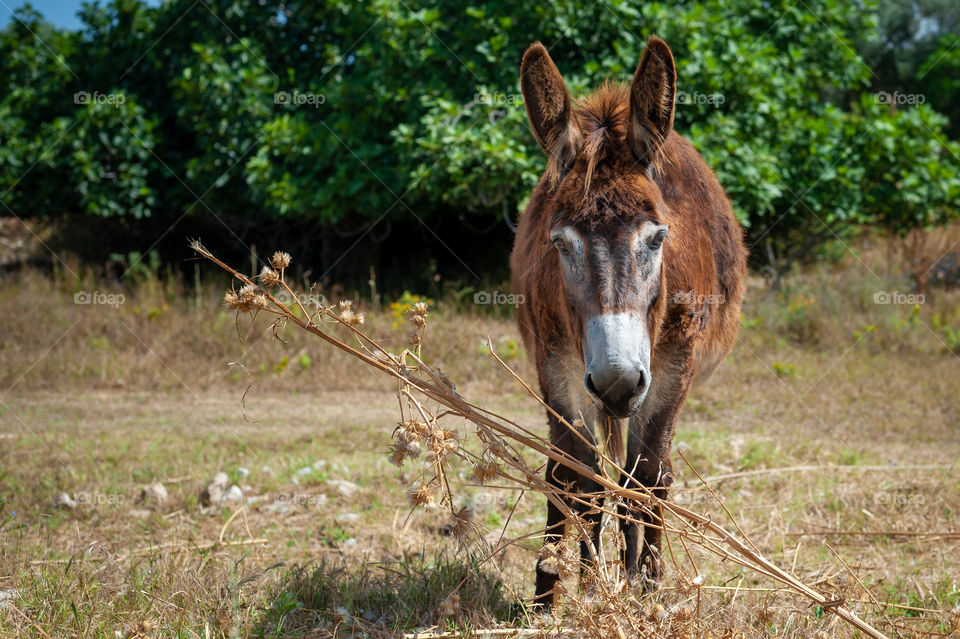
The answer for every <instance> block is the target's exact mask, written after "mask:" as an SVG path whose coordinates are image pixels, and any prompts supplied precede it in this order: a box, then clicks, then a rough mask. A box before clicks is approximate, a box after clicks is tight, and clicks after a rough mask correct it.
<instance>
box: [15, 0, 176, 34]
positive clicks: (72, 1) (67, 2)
mask: <svg viewBox="0 0 960 639" xmlns="http://www.w3.org/2000/svg"><path fill="white" fill-rule="evenodd" d="M24 4H26V2H25V1H24V0H0V27H5V26H7V24H8V23H9V22H10V20H12V19H13V10H15V9H18V8H20V7H22V6H23V5H24ZM30 4H31V5H33V8H34V9H36V10H37V11H39V12H40V13H42V14H43V17H45V18H46V19H47V20H49V21H50V22H52V23H53V24H54V25H55V26H57V27H61V28H67V29H79V28H80V21H79V20H78V19H77V11H79V10H80V5H81V4H83V0H32V1H31V2H30ZM101 4H106V2H101ZM147 4H151V5H158V4H160V2H159V0H149V1H148V2H147Z"/></svg>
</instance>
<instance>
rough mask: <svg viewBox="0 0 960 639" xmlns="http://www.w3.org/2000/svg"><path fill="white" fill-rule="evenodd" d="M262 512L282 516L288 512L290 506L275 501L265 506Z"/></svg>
mask: <svg viewBox="0 0 960 639" xmlns="http://www.w3.org/2000/svg"><path fill="white" fill-rule="evenodd" d="M263 510H265V511H267V512H268V513H273V514H274V515H283V514H286V513H288V512H290V504H287V503H285V502H282V501H275V502H273V503H272V504H267V505H266V506H264V507H263Z"/></svg>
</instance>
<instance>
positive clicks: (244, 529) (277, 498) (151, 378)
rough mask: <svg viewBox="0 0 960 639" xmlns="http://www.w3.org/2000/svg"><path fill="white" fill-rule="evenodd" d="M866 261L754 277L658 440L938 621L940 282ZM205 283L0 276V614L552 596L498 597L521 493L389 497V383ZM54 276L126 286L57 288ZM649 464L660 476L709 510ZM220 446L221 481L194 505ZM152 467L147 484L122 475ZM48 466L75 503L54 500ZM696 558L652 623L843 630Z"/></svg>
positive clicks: (851, 584) (825, 569) (451, 608)
mask: <svg viewBox="0 0 960 639" xmlns="http://www.w3.org/2000/svg"><path fill="white" fill-rule="evenodd" d="M865 268H866V271H869V273H867V272H865V271H863V269H861V268H860V266H859V265H857V264H848V265H847V266H846V267H845V268H842V269H823V270H817V271H812V272H808V273H805V274H803V275H799V276H796V277H794V278H792V279H790V280H789V281H788V283H787V286H786V288H785V289H784V290H783V291H781V292H779V293H769V292H767V291H766V289H765V288H764V287H763V286H762V284H761V283H760V282H759V281H755V282H753V283H752V285H751V288H750V292H749V295H748V300H747V305H746V307H745V312H744V321H743V330H742V334H741V338H740V340H739V342H738V345H737V347H736V349H735V351H734V353H733V355H732V356H731V357H730V358H729V360H728V361H727V362H725V364H724V365H723V366H722V367H721V368H720V369H719V370H718V372H717V373H716V374H715V376H714V378H713V379H712V380H711V382H710V383H709V384H707V385H705V386H704V387H702V388H701V389H698V391H697V392H696V393H695V395H694V396H693V397H692V398H691V400H690V401H689V402H688V404H687V406H686V408H685V409H684V412H683V414H682V416H681V420H680V424H679V430H678V433H677V437H676V440H675V448H676V449H678V450H680V451H682V452H683V454H684V455H685V456H686V458H687V459H688V460H689V461H690V463H691V464H692V465H693V466H694V467H695V468H696V469H697V470H698V471H699V472H700V473H701V474H702V475H703V476H704V477H707V478H708V482H709V483H710V485H711V486H712V487H713V488H714V489H715V490H716V491H717V492H718V494H719V495H720V496H721V498H722V499H723V501H724V504H725V506H726V508H727V509H729V510H730V512H731V513H732V514H733V516H734V517H735V518H736V520H737V521H738V523H739V524H740V526H741V527H742V529H743V530H744V531H745V533H746V535H747V536H748V537H749V538H750V539H752V540H753V541H754V542H755V543H756V544H757V545H758V546H759V547H760V549H761V551H762V552H763V553H764V554H765V555H766V556H767V557H769V558H770V559H772V560H774V561H776V562H777V563H779V564H780V565H781V566H783V567H786V568H789V569H792V570H793V572H794V573H795V574H797V575H798V576H800V577H802V578H803V579H804V580H805V581H806V583H807V584H809V585H812V586H815V587H817V588H818V589H820V590H822V591H824V592H828V593H834V594H836V597H837V598H838V599H839V598H841V597H842V598H844V599H845V601H846V602H847V604H848V605H849V606H850V607H851V608H852V609H854V610H855V611H857V612H858V613H859V614H860V615H861V616H863V617H864V618H866V619H867V620H869V621H870V623H872V624H873V625H875V626H876V627H878V628H880V629H882V630H883V631H884V632H886V633H888V635H890V636H897V635H900V636H903V637H921V636H924V637H925V636H934V637H936V636H952V635H951V633H957V632H960V521H958V518H960V465H958V460H960V399H958V390H960V385H958V381H957V380H958V377H957V374H958V372H960V359H958V355H960V343H958V338H957V331H958V327H960V311H958V306H957V303H956V302H957V300H958V296H957V293H955V292H947V291H942V290H938V291H934V292H930V293H928V294H927V297H926V298H925V299H924V300H923V303H921V304H918V305H912V304H877V303H874V302H875V295H877V293H878V292H887V293H890V292H898V291H904V292H909V288H907V287H906V285H905V284H904V282H903V281H900V280H898V279H897V278H895V277H886V276H884V277H877V276H874V275H872V273H873V272H874V271H877V272H880V270H879V269H873V268H871V267H865ZM224 281H225V280H224ZM225 286H226V284H224V285H223V287H225ZM223 287H221V285H220V284H219V283H216V282H211V283H210V284H209V286H208V287H207V288H206V289H204V290H201V291H200V292H199V293H197V294H196V295H189V294H186V293H184V291H183V287H181V286H180V285H178V284H177V283H176V282H163V281H161V280H159V279H157V278H146V279H144V280H143V281H141V282H137V283H128V284H126V285H124V286H120V285H119V284H114V285H110V284H102V283H98V282H97V281H96V280H95V279H94V278H93V277H92V276H89V275H86V276H82V277H80V278H79V279H75V278H73V277H72V276H67V275H64V274H58V275H55V276H54V277H50V276H45V275H39V274H34V273H16V274H12V275H7V276H6V278H5V279H4V281H3V282H2V287H0V308H2V317H3V320H2V326H3V330H2V332H0V335H2V337H0V339H2V343H3V348H2V349H0V359H2V367H0V377H2V379H0V389H4V392H3V393H2V394H0V544H2V550H0V636H3V637H8V636H10V637H21V636H23V637H68V636H82V637H117V636H119V637H141V636H142V637H153V636H163V637H171V636H173V637H206V636H227V637H246V636H268V637H274V636H283V637H287V636H289V637H300V636H304V637H332V636H343V635H351V634H356V633H359V632H361V631H363V632H366V633H367V634H368V636H377V635H383V636H386V635H396V634H402V633H404V632H407V633H409V632H412V631H414V630H415V629H430V632H432V633H434V634H440V633H442V632H445V631H446V632H453V633H455V634H454V635H452V636H458V635H469V634H470V633H471V632H472V631H474V630H476V629H479V628H486V629H490V628H496V627H501V628H507V627H513V626H517V627H524V628H540V629H541V630H540V631H541V632H545V633H546V632H558V631H557V630H556V629H555V628H554V629H553V630H550V628H551V627H552V626H553V625H554V624H558V625H560V626H563V627H569V626H570V625H571V624H573V623H575V620H574V619H573V615H572V614H571V613H569V611H567V610H566V609H565V608H564V605H563V604H561V606H560V608H559V609H558V610H556V614H555V616H554V617H553V618H551V619H549V620H545V619H541V618H530V617H529V616H525V615H524V614H523V611H522V606H520V605H519V603H520V602H521V601H523V600H529V598H530V597H531V596H532V590H533V568H534V564H535V562H536V557H537V554H536V553H537V549H538V547H539V535H540V533H541V529H542V526H543V520H544V514H545V507H544V500H543V498H542V497H541V496H539V495H530V494H527V493H523V494H521V493H520V492H519V491H517V490H514V489H511V488H509V487H505V488H500V489H498V488H493V487H479V486H476V485H474V484H473V483H472V482H471V481H470V480H469V478H468V473H467V472H466V471H464V472H463V473H462V474H461V475H460V476H457V477H454V478H453V482H454V484H455V486H454V487H453V491H454V493H455V494H456V495H457V496H458V497H459V498H460V499H462V500H464V501H466V502H467V503H469V504H471V505H472V507H473V508H474V510H475V512H476V520H477V521H478V523H480V524H481V525H482V527H483V530H484V532H485V536H484V540H483V541H482V542H480V541H478V542H477V543H474V544H472V545H471V546H469V547H466V548H464V547H461V546H460V545H459V544H458V542H457V541H456V540H455V539H453V538H452V537H451V536H450V532H449V521H448V519H447V518H446V517H445V516H444V515H443V514H442V513H441V512H438V511H429V510H428V511H422V510H417V511H414V512H411V510H410V508H409V506H408V504H407V489H408V484H409V480H410V477H409V476H408V475H407V474H406V473H408V472H409V469H401V468H397V467H396V466H393V465H392V464H390V462H389V460H388V459H387V455H386V451H387V448H388V446H389V445H390V434H391V431H392V430H393V427H394V426H395V422H396V419H397V410H396V406H397V404H396V398H395V397H394V395H393V391H394V389H395V384H392V383H391V382H390V381H389V380H387V379H379V378H377V377H374V376H373V374H372V373H370V372H369V371H367V370H366V369H364V368H362V367H361V365H360V364H359V363H355V362H352V361H349V360H347V358H346V357H344V356H342V355H340V354H336V353H333V352H331V351H330V350H329V349H326V348H325V346H324V345H323V344H322V343H320V342H319V341H318V340H311V339H310V338H309V337H308V336H305V335H299V334H296V333H295V332H294V331H293V329H292V328H287V329H286V330H285V331H284V333H283V339H284V340H285V342H281V341H278V340H276V339H274V337H273V335H272V333H271V332H270V331H268V330H267V328H268V323H267V322H265V321H262V320H261V321H258V322H257V323H256V324H254V325H253V326H251V325H250V323H249V321H248V320H247V319H246V318H244V319H243V320H242V321H241V322H240V323H239V324H237V323H236V322H235V318H234V317H233V316H232V315H231V314H228V313H226V312H224V311H223V310H222V308H221V307H219V306H218V291H222V288H223ZM81 290H83V291H88V292H92V291H99V292H101V293H104V294H123V295H124V299H123V301H122V303H116V304H114V305H110V304H96V303H94V304H75V303H74V297H73V296H74V294H75V293H77V292H78V291H81ZM355 297H356V298H357V299H356V301H355V304H356V305H357V307H358V308H364V307H366V313H367V326H368V328H369V332H370V333H372V334H374V335H376V336H377V337H379V338H382V339H384V340H387V343H388V344H396V345H397V347H398V348H399V347H400V345H402V343H403V336H404V335H405V334H406V332H407V331H406V328H405V327H404V326H403V325H402V324H403V314H402V309H400V310H399V311H397V312H394V311H392V310H391V309H389V308H386V309H382V310H381V309H377V308H372V307H370V305H369V304H366V303H365V302H364V300H363V299H362V298H360V296H359V295H357V296H355ZM113 301H114V302H117V301H118V300H117V299H116V298H115V299H114V300H113ZM881 301H882V299H881ZM435 307H436V309H437V310H436V312H435V313H433V314H432V315H431V323H430V325H429V326H428V329H427V337H426V346H425V353H426V354H427V359H428V360H430V361H431V362H432V363H434V364H435V365H438V366H439V367H440V368H441V369H443V370H444V371H445V372H447V373H448V374H449V375H450V376H451V377H452V378H453V379H454V380H455V381H456V382H457V384H458V390H459V392H461V393H462V394H463V395H464V396H466V397H468V398H470V399H471V400H473V401H476V402H481V403H483V404H484V405H485V406H487V407H490V408H492V409H494V410H496V411H497V412H500V413H502V414H506V415H509V416H510V417H511V418H512V419H514V420H515V421H517V422H519V423H521V424H523V425H524V426H527V427H529V428H531V429H534V430H541V431H542V430H543V429H544V426H543V424H544V422H545V420H544V416H543V413H542V410H541V409H540V408H539V407H538V405H537V404H536V403H535V401H533V400H532V399H531V398H529V397H528V396H526V394H525V393H524V391H523V389H522V388H521V387H520V386H519V385H517V384H516V382H514V381H512V380H511V379H510V378H509V377H508V376H506V375H504V374H502V371H500V370H499V369H498V367H497V365H496V364H495V362H493V361H492V358H490V357H489V355H488V354H487V353H486V352H485V348H484V347H483V342H484V340H485V339H486V337H487V336H490V337H491V338H492V340H493V343H494V345H495V348H496V350H497V352H498V353H499V354H500V355H501V356H502V357H504V358H505V359H506V360H507V361H508V362H509V363H510V364H511V365H512V366H515V367H516V368H517V369H518V370H519V372H520V373H521V374H522V375H523V376H524V377H525V378H527V379H531V380H532V379H535V376H534V375H533V371H532V369H531V367H530V365H529V363H528V362H527V361H526V359H525V356H524V354H523V352H522V348H521V347H520V345H519V344H518V343H517V339H518V337H517V331H516V329H515V327H514V325H513V324H512V322H511V321H510V320H509V319H506V318H497V317H494V316H491V315H489V314H488V315H484V314H478V313H476V312H475V311H473V312H471V311H464V310H463V309H458V308H455V305H454V304H453V303H447V302H444V300H440V303H439V304H437V305H436V306H435ZM238 330H239V332H240V334H241V335H243V336H245V337H246V346H245V349H244V352H243V357H242V360H241V347H240V344H239V342H238V339H237V334H238ZM239 361H242V362H243V366H239V365H236V364H235V365H230V363H231V362H239ZM251 382H253V385H252V386H250V384H251ZM448 428H454V429H461V430H464V431H466V428H465V426H464V425H463V424H456V423H451V424H450V425H449V426H448ZM531 461H533V462H535V463H540V461H542V460H540V461H538V460H536V459H535V457H534V456H532V455H531ZM674 467H675V469H676V470H677V471H678V484H679V489H678V490H677V491H675V493H674V499H675V500H676V501H678V502H680V503H683V504H685V505H688V507H690V508H692V509H694V510H697V511H698V512H702V513H704V514H711V515H712V516H714V517H715V519H717V520H718V521H719V520H723V519H724V518H725V515H724V512H723V509H722V507H721V506H720V505H719V504H718V503H717V502H716V501H715V500H714V499H713V498H712V497H710V495H709V493H707V492H706V491H705V490H703V489H702V488H698V482H697V481H696V480H695V477H694V476H693V473H692V472H691V471H690V470H689V469H687V468H686V467H685V466H684V464H683V462H682V461H680V460H679V458H677V459H676V461H675V464H674ZM218 472H223V473H226V475H227V481H228V485H236V486H237V487H239V489H240V493H241V495H240V498H239V499H238V500H237V501H228V502H224V504H223V506H222V507H216V506H213V507H206V506H204V505H203V504H202V503H201V491H202V490H203V489H204V487H205V486H207V484H208V483H209V482H210V481H211V480H212V478H213V477H214V475H215V474H216V473H218ZM156 482H160V483H162V484H163V486H164V488H165V491H166V493H167V495H168V496H167V498H166V499H165V500H163V501H159V500H157V499H156V498H155V497H152V496H149V495H148V496H145V497H142V496H141V491H142V490H143V488H144V487H146V486H149V485H152V484H154V483H156ZM61 492H66V493H68V494H69V496H70V498H71V499H72V501H73V502H74V506H73V507H68V506H63V505H57V504H56V499H57V496H58V494H59V493H61ZM505 540H509V543H504V542H505ZM492 549H496V552H492ZM693 555H694V558H695V559H696V563H697V566H696V571H697V572H698V573H699V574H700V575H702V576H703V577H704V580H703V586H702V587H701V588H699V589H696V591H691V589H690V587H689V585H688V584H686V582H684V580H682V579H680V577H679V576H678V575H676V574H674V571H671V570H668V574H667V576H666V578H665V580H664V583H663V585H662V588H661V590H660V591H659V592H658V593H656V594H654V595H650V596H641V594H640V593H636V595H635V597H636V600H637V603H636V605H637V606H638V608H640V609H643V610H647V611H650V610H652V611H654V613H653V615H652V617H651V619H654V620H655V621H656V624H657V627H656V628H654V631H655V632H656V636H667V637H669V636H702V637H740V636H743V637H757V636H777V637H847V636H852V634H853V633H852V631H851V630H850V629H849V628H848V627H845V626H844V625H843V623H842V622H841V621H840V620H839V619H837V618H836V617H835V616H833V615H831V614H829V612H827V611H824V610H823V609H821V608H816V607H812V606H810V605H809V603H808V602H807V601H805V600H802V599H800V598H799V597H796V596H793V595H789V594H786V593H784V592H782V591H781V592H778V591H777V590H776V588H775V584H773V583H772V582H769V581H767V580H765V579H763V578H760V577H757V576H756V575H753V574H750V573H748V572H744V571H743V570H742V569H740V568H738V567H737V566H736V565H732V564H730V565H728V564H723V563H718V562H716V561H713V560H712V559H710V558H709V557H708V556H707V555H706V554H704V553H699V554H698V553H697V552H696V550H694V552H693ZM569 589H570V591H571V592H574V591H575V590H576V586H575V584H574V583H571V584H570V586H569ZM877 602H879V605H877ZM658 606H662V608H659V607H658ZM691 618H692V619H693V621H692V622H691V621H690V619H691ZM498 636H504V635H498Z"/></svg>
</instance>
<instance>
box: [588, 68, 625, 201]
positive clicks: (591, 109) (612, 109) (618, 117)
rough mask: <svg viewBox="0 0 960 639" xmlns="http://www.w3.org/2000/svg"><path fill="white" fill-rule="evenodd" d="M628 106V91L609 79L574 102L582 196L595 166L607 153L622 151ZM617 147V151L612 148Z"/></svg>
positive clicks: (623, 86)
mask: <svg viewBox="0 0 960 639" xmlns="http://www.w3.org/2000/svg"><path fill="white" fill-rule="evenodd" d="M629 105H630V88H629V87H628V86H627V85H625V84H621V83H619V82H611V81H609V80H608V81H605V82H604V83H603V84H601V85H600V87H599V88H598V89H597V90H596V91H594V92H593V93H591V94H589V95H586V96H583V97H582V98H580V99H579V100H578V101H577V104H576V107H575V109H574V111H575V113H576V115H577V120H578V121H579V123H580V128H581V129H582V131H583V137H584V144H583V149H582V150H581V154H582V156H583V158H584V159H585V160H586V161H587V172H586V175H585V176H584V182H583V192H584V194H586V193H587V192H588V191H589V190H590V183H591V181H592V180H593V174H594V172H595V171H596V168H597V163H598V162H599V161H600V160H601V159H603V158H604V157H605V156H606V155H607V154H608V153H616V152H622V148H623V147H622V145H623V143H624V140H625V139H626V135H627V118H629V117H630V116H629V113H630V106H629ZM617 146H619V147H620V149H617V148H615V147H617Z"/></svg>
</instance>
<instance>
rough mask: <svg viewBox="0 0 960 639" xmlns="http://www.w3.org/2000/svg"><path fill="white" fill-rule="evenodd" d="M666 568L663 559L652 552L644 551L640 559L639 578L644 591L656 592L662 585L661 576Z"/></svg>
mask: <svg viewBox="0 0 960 639" xmlns="http://www.w3.org/2000/svg"><path fill="white" fill-rule="evenodd" d="M665 569H666V566H665V565H664V563H663V560H661V559H660V558H659V557H655V556H654V555H653V554H652V553H644V555H643V557H642V558H641V561H640V575H639V579H638V581H639V582H640V585H641V586H642V587H643V592H645V593H651V592H656V590H657V588H659V587H660V578H661V577H663V572H664V570H665Z"/></svg>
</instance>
